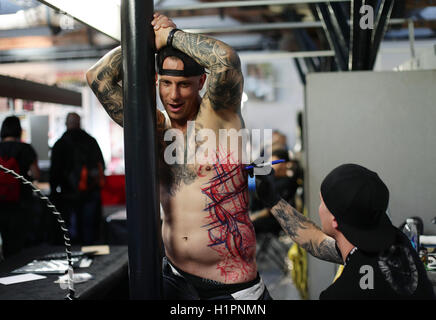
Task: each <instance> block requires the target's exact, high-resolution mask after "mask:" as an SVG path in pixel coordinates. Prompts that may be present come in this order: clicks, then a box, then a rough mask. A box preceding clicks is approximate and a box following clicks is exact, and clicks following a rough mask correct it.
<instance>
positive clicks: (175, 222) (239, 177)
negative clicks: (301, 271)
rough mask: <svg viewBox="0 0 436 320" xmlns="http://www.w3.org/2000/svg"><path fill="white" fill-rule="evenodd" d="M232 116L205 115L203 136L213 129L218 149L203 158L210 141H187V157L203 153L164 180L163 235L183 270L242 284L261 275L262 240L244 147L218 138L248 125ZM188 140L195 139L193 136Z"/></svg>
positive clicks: (173, 168) (198, 124)
mask: <svg viewBox="0 0 436 320" xmlns="http://www.w3.org/2000/svg"><path fill="white" fill-rule="evenodd" d="M226 120H227V121H223V120H222V119H218V118H215V117H213V116H208V117H207V118H206V117H202V116H201V113H199V115H198V116H197V118H196V119H195V134H196V135H197V137H199V130H201V129H204V128H207V129H211V130H212V131H213V132H214V133H215V135H216V137H217V141H215V146H216V148H215V149H214V150H213V152H212V153H213V154H212V155H210V156H211V157H209V158H208V160H206V159H205V158H204V159H203V158H202V157H203V156H205V157H206V156H207V155H208V153H206V154H205V152H203V151H198V150H199V148H201V147H202V146H203V147H204V146H205V145H206V143H203V144H202V143H201V142H200V143H198V141H197V143H189V142H188V143H186V141H185V155H186V154H187V153H188V152H192V149H195V151H196V154H197V155H198V156H199V157H198V158H197V159H196V161H194V163H192V161H190V162H191V163H189V164H188V163H184V164H173V165H171V166H170V168H169V170H171V173H172V179H171V180H170V183H166V184H165V183H161V194H160V200H161V203H162V207H163V210H164V217H163V226H162V237H163V241H164V244H165V251H166V255H167V257H168V259H169V260H170V261H171V262H172V263H173V264H174V265H175V266H177V267H178V268H180V269H182V270H184V271H185V272H188V273H191V274H194V275H197V276H200V277H203V278H207V279H212V280H215V281H219V282H223V283H240V282H247V281H250V280H252V279H254V278H256V275H257V267H256V261H255V252H256V239H255V233H254V228H253V226H252V223H251V220H250V219H249V216H248V189H247V173H246V172H244V169H243V168H244V166H243V163H242V157H241V149H242V145H241V144H239V145H238V146H237V147H236V148H235V147H230V146H229V143H228V141H227V143H226V142H225V141H226V140H220V141H219V139H218V137H219V129H231V128H233V129H236V130H239V129H241V128H242V126H243V123H242V121H241V119H240V117H239V116H237V115H235V117H230V118H228V119H226ZM200 134H201V133H200ZM187 135H188V134H187V133H186V132H185V138H186V136H187ZM187 140H188V141H189V140H190V141H193V140H191V139H190V138H189V135H188V138H187ZM200 141H204V139H200ZM223 141H224V142H223ZM225 144H227V146H226V145H225ZM209 146H213V145H209ZM235 149H237V150H235ZM209 150H212V149H209ZM191 154H192V153H191ZM202 159H203V161H202ZM186 160H187V158H186V157H185V161H186ZM198 160H199V161H198Z"/></svg>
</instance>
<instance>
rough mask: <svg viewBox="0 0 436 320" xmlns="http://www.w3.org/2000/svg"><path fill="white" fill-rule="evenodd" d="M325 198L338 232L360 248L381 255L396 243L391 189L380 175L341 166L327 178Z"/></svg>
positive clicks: (360, 168)
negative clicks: (388, 211)
mask: <svg viewBox="0 0 436 320" xmlns="http://www.w3.org/2000/svg"><path fill="white" fill-rule="evenodd" d="M321 196H322V198H323V201H324V203H325V205H326V207H327V208H328V209H329V211H330V212H331V213H332V214H333V216H334V217H335V218H336V220H337V222H338V229H339V230H340V231H341V232H342V233H343V234H344V236H345V237H346V238H347V240H348V241H350V242H351V243H352V244H353V245H355V246H356V247H358V248H359V249H362V250H363V251H368V252H379V251H382V250H385V249H387V248H388V247H389V246H390V245H391V244H392V243H393V242H394V240H395V232H396V231H395V227H394V226H393V225H392V223H391V221H390V219H389V217H388V216H387V214H386V211H387V208H388V204H389V190H388V188H387V187H386V185H385V184H384V183H383V181H382V180H381V179H380V177H379V176H378V175H377V173H375V172H373V171H370V170H368V169H366V168H364V167H362V166H359V165H356V164H344V165H341V166H339V167H337V168H336V169H334V170H333V171H332V172H330V173H329V174H328V175H327V176H326V177H325V179H324V181H323V182H322V184H321Z"/></svg>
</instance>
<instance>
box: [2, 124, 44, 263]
mask: <svg viewBox="0 0 436 320" xmlns="http://www.w3.org/2000/svg"><path fill="white" fill-rule="evenodd" d="M21 134H22V129H21V124H20V119H19V118H18V117H16V116H10V117H7V118H5V120H4V121H3V123H2V127H1V132H0V136H1V142H0V164H1V165H3V166H4V167H6V168H8V169H11V170H14V171H15V172H16V173H18V174H20V175H22V176H23V177H24V178H25V179H27V180H29V181H33V180H37V179H39V177H40V170H39V167H38V157H37V154H36V151H35V150H34V149H33V147H32V146H31V145H30V144H27V143H24V142H21ZM32 202H33V194H32V190H31V188H30V187H29V186H28V185H24V184H22V183H21V182H19V181H18V180H17V179H15V178H13V176H11V175H10V174H6V173H3V172H1V173H0V234H1V236H2V239H3V254H4V257H5V258H7V257H9V256H10V255H12V254H15V253H17V252H19V251H20V250H21V249H22V248H24V246H25V245H26V238H27V237H28V236H29V233H30V232H32V230H31V218H32V217H31V215H32V210H31V208H32Z"/></svg>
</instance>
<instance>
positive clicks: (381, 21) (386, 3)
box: [367, 0, 394, 70]
mask: <svg viewBox="0 0 436 320" xmlns="http://www.w3.org/2000/svg"><path fill="white" fill-rule="evenodd" d="M393 8H394V0H381V3H380V6H379V10H378V13H377V19H376V21H375V28H374V30H373V33H372V37H371V53H370V56H369V60H368V65H367V68H368V70H372V69H374V65H375V61H376V59H377V54H378V51H379V48H380V43H381V42H382V40H383V38H384V36H385V34H386V31H387V29H388V25H389V19H390V17H391V14H392V9H393Z"/></svg>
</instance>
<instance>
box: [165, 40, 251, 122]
mask: <svg viewBox="0 0 436 320" xmlns="http://www.w3.org/2000/svg"><path fill="white" fill-rule="evenodd" d="M172 44H173V46H174V47H175V48H176V49H179V50H181V51H183V52H185V53H186V54H187V55H188V56H190V57H192V58H193V59H194V60H195V61H197V62H198V63H199V64H200V65H202V66H204V67H205V68H206V69H208V70H209V71H210V74H209V79H208V87H207V91H206V93H205V96H204V97H203V103H210V105H211V107H212V108H213V109H214V110H215V111H221V110H224V111H227V110H231V111H233V112H236V113H238V114H239V113H240V106H241V98H242V89H243V86H244V79H243V76H242V71H241V61H240V59H239V56H238V54H237V53H236V51H235V50H234V49H233V48H231V47H230V46H228V45H227V44H225V43H223V42H221V41H219V40H216V39H213V38H210V37H207V36H204V35H201V34H192V33H187V32H183V31H177V32H176V33H175V34H174V38H173V42H172Z"/></svg>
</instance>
